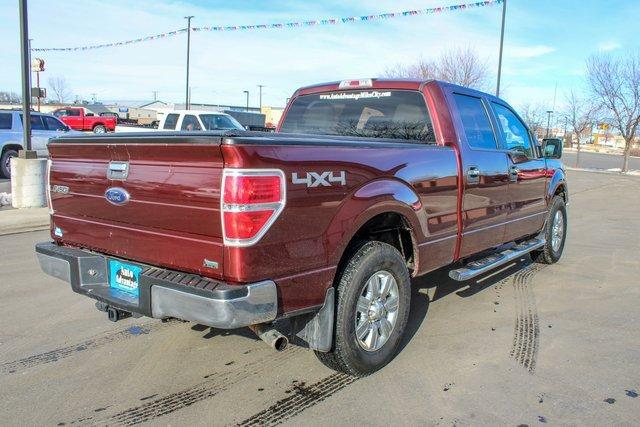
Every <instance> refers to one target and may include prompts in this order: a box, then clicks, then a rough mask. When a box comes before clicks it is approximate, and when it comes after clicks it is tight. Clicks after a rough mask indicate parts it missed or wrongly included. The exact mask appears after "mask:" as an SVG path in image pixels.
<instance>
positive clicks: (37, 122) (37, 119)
mask: <svg viewBox="0 0 640 427" xmlns="http://www.w3.org/2000/svg"><path fill="white" fill-rule="evenodd" d="M29 118H30V120H29V121H30V122H31V130H45V128H44V123H42V116H40V115H38V114H32V115H31V116H30V117H29ZM22 120H23V118H22V114H20V121H22Z"/></svg>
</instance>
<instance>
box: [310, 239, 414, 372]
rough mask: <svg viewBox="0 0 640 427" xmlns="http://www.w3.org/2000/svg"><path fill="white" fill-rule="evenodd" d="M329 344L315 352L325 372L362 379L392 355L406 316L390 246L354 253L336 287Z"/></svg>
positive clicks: (401, 275)
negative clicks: (330, 371)
mask: <svg viewBox="0 0 640 427" xmlns="http://www.w3.org/2000/svg"><path fill="white" fill-rule="evenodd" d="M336 290H337V302H336V305H337V306H336V317H335V334H334V343H333V347H332V349H331V351H330V352H328V353H322V352H316V355H317V357H318V359H320V361H321V362H322V363H324V364H325V365H326V366H328V367H330V368H331V369H334V370H337V371H341V372H345V373H347V374H349V375H354V376H366V375H369V374H371V373H373V372H375V371H377V370H378V369H380V368H382V367H383V366H385V365H386V364H387V363H389V362H390V361H391V360H392V359H393V358H394V357H395V355H396V351H397V349H398V345H399V344H400V341H401V340H402V337H403V336H404V331H405V328H406V325H407V320H408V317H409V303H410V299H411V282H410V278H409V270H408V269H407V266H406V262H405V259H404V257H403V256H402V255H401V254H400V252H398V250H397V249H396V248H394V247H393V246H391V245H389V244H386V243H382V242H368V243H366V244H364V245H363V246H362V247H360V249H359V250H357V251H356V252H355V254H354V255H353V257H352V258H351V259H350V260H349V261H348V263H347V264H346V266H345V267H344V269H343V271H342V274H341V275H340V281H339V283H338V285H337V289H336Z"/></svg>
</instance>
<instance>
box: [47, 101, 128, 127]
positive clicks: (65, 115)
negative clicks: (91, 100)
mask: <svg viewBox="0 0 640 427" xmlns="http://www.w3.org/2000/svg"><path fill="white" fill-rule="evenodd" d="M53 115H54V116H56V117H57V118H59V119H60V120H62V122H63V123H64V124H66V125H67V126H69V127H70V128H71V129H74V130H90V131H93V133H106V132H113V131H115V130H116V124H117V122H118V120H117V119H116V118H115V117H112V116H96V115H94V114H93V113H87V112H86V111H85V110H84V108H82V107H64V108H58V109H57V110H54V111H53Z"/></svg>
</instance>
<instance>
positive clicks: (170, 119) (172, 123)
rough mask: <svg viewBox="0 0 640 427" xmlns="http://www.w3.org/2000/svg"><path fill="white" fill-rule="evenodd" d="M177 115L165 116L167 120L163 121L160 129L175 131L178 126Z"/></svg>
mask: <svg viewBox="0 0 640 427" xmlns="http://www.w3.org/2000/svg"><path fill="white" fill-rule="evenodd" d="M178 117H179V115H178V114H167V118H166V119H165V120H164V125H163V126H162V129H167V130H175V129H176V125H177V124H178Z"/></svg>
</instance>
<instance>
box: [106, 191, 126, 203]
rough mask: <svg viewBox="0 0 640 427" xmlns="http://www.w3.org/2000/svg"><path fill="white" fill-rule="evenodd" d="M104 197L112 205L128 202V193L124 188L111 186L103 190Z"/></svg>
mask: <svg viewBox="0 0 640 427" xmlns="http://www.w3.org/2000/svg"><path fill="white" fill-rule="evenodd" d="M104 198H105V199H107V201H108V202H109V203H111V204H112V205H117V206H122V205H124V204H127V202H129V193H128V192H127V190H125V189H124V188H118V187H112V188H108V189H107V191H105V192H104Z"/></svg>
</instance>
